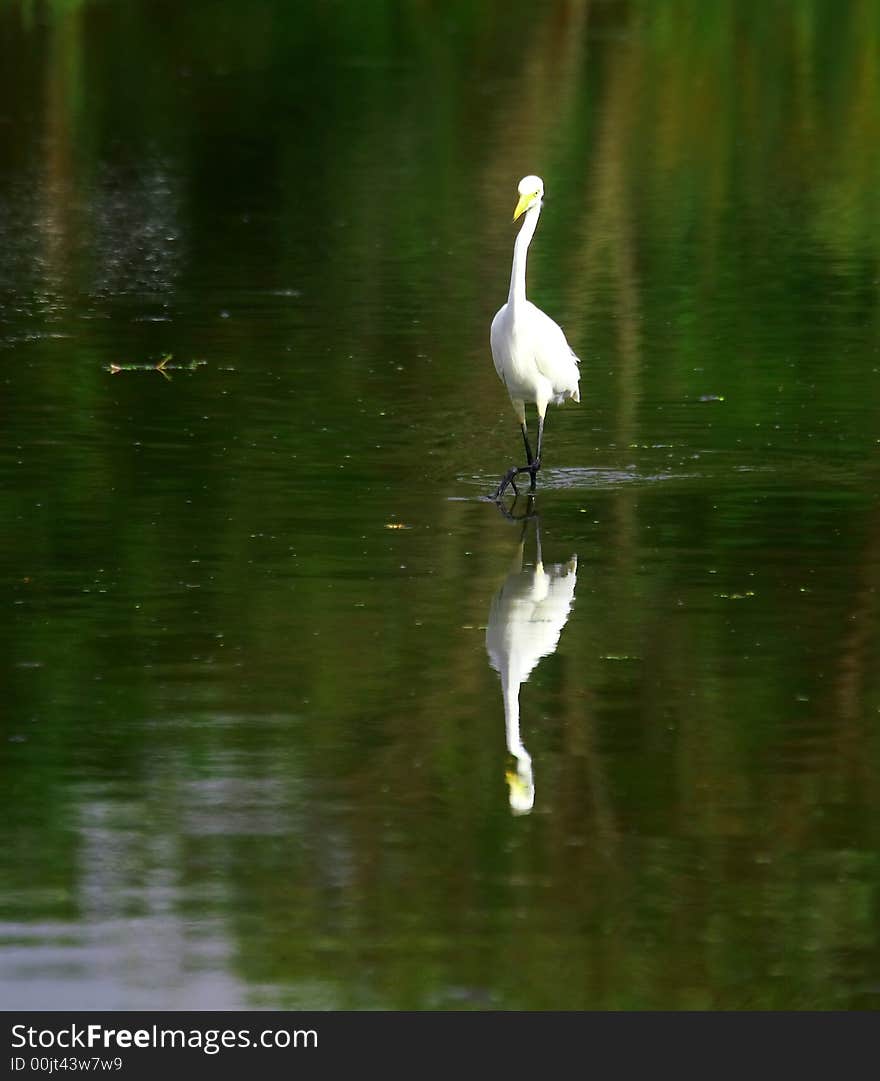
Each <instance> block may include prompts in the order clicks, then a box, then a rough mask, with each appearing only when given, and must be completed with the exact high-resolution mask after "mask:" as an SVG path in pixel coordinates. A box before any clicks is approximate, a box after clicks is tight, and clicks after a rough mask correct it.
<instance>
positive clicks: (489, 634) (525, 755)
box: [486, 520, 578, 815]
mask: <svg viewBox="0 0 880 1081" xmlns="http://www.w3.org/2000/svg"><path fill="white" fill-rule="evenodd" d="M527 526H528V522H527V521H525V522H524V523H523V532H522V535H521V536H520V542H519V547H518V548H517V551H516V556H515V558H514V560H513V565H512V566H511V568H510V570H509V572H508V575H507V577H506V578H505V579H504V581H503V582H502V584H501V586H500V588H499V589H498V592H497V593H496V594H495V596H494V597H493V598H492V604H491V607H490V608H489V619H488V622H487V624H486V652H487V653H488V654H489V663H490V664H491V665H492V667H493V668H494V669H495V671H496V672H498V674H499V675H500V676H501V693H502V697H503V699H504V727H505V734H506V736H507V750H508V752H509V754H510V755H511V756H512V758H513V760H514V762H515V767H514V768H513V769H509V770H507V772H506V774H505V778H506V780H507V785H508V801H509V803H510V809H511V811H513V813H514V814H518V815H520V814H528V813H529V811H531V809H532V807H533V805H534V802H535V782H534V778H533V775H532V759H531V755H530V754H529V752H528V751H527V750H526V748H525V746H524V745H523V741H522V736H521V735H520V727H519V689H520V685H521V684H523V683H525V682H526V680H527V679H528V678H529V676H530V675H531V674H532V671H533V669H534V667H535V665H536V664H537V663H538V661H540V660H541V658H542V657H548V656H549V655H550V654H551V653H554V652H555V651H556V647H557V646H558V645H559V636H560V634H561V633H562V628H563V627H564V626H565V624H566V622H567V621H568V617H569V614H570V613H571V609H572V605H573V604H574V591H575V586H576V584H577V563H578V560H577V555H576V554H575V555H573V556H572V557H571V559H569V560H568V562H567V563H554V564H551V565H549V566H546V567H545V565H544V559H543V555H542V553H541V531H540V525H539V523H538V522H537V520H536V522H535V542H536V558H535V565H534V566H533V567H531V568H529V567H524V566H523V554H524V548H525V535H526V528H527Z"/></svg>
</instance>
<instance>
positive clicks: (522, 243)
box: [507, 200, 541, 304]
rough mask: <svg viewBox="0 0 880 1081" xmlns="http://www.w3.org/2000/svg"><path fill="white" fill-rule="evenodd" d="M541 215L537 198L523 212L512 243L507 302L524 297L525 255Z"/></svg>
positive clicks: (516, 300) (522, 300) (521, 302)
mask: <svg viewBox="0 0 880 1081" xmlns="http://www.w3.org/2000/svg"><path fill="white" fill-rule="evenodd" d="M540 216H541V202H540V200H538V202H536V203H535V204H534V205H533V206H531V207H529V209H528V210H527V211H526V213H525V218H524V219H523V223H522V228H521V229H520V231H519V235H518V236H517V238H516V243H515V244H514V245H513V268H512V270H511V271H510V292H509V293H508V294H507V303H508V304H524V303H525V299H526V256H527V255H528V253H529V244H531V242H532V237H533V236H534V235H535V230H536V229H537V228H538V218H539V217H540Z"/></svg>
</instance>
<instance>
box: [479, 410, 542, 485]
mask: <svg viewBox="0 0 880 1081" xmlns="http://www.w3.org/2000/svg"><path fill="white" fill-rule="evenodd" d="M519 427H520V431H521V432H522V437H523V443H524V444H525V448H526V458H527V460H528V463H529V464H528V465H512V466H511V467H510V469H508V470H507V472H506V473H505V474H504V476H503V477H502V478H501V483H500V484H499V485H498V487H497V488H496V489H495V494H494V495H493V496H492V498H493V499H494V500H495V502H496V503H497V502H498V501H499V500H500V499H501V497H502V496H503V495H504V493H505V492H506V491H507V489H508V488H513V494H514V495H515V496H517V495H519V488H517V486H516V477H518V476H519V474H520V473H528V474H529V477H530V483H529V491H530V492H533V491H534V490H535V474H536V473H537V472H538V470H539V469H540V468H541V437H542V436H543V434H544V418H543V417H538V456H537V458H536V457H535V456H534V455H533V454H532V446H531V443H529V433H528V429H527V428H526V426H525V423H521V424H520V426H519Z"/></svg>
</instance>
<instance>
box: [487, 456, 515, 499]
mask: <svg viewBox="0 0 880 1081" xmlns="http://www.w3.org/2000/svg"><path fill="white" fill-rule="evenodd" d="M519 471H520V470H519V469H518V468H517V466H515V465H512V466H511V467H510V469H508V470H507V472H506V473H505V474H504V476H503V477H502V478H501V483H500V484H499V485H498V487H497V488H496V489H495V494H494V495H493V496H492V499H493V500H494V501H495V502H496V503H500V502H501V500H502V499H503V498H504V493H505V492H506V491H507V489H508V488H513V494H514V495H515V496H517V495H519V488H517V486H516V480H515V478H516V475H517V473H519Z"/></svg>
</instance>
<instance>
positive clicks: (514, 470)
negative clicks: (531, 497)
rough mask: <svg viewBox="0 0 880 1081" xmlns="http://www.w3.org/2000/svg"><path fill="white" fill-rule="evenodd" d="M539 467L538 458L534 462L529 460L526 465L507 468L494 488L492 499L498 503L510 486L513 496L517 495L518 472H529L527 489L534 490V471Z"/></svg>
mask: <svg viewBox="0 0 880 1081" xmlns="http://www.w3.org/2000/svg"><path fill="white" fill-rule="evenodd" d="M540 468H541V462H540V459H539V460H537V461H534V462H530V463H529V464H528V465H512V466H511V467H510V469H508V470H507V472H506V473H505V474H504V476H503V477H502V478H501V483H500V484H499V485H498V487H497V488H496V489H495V494H494V495H493V496H492V499H493V500H494V501H495V502H496V503H498V502H499V501H500V500H501V499H502V497H503V496H504V493H505V492H506V491H507V489H508V488H512V489H513V494H514V495H515V496H518V495H519V488H517V486H516V478H517V477H518V476H519V475H520V473H528V474H530V477H531V483H530V485H529V491H530V492H533V491H534V490H535V473H536V472H537V471H538V469H540Z"/></svg>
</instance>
